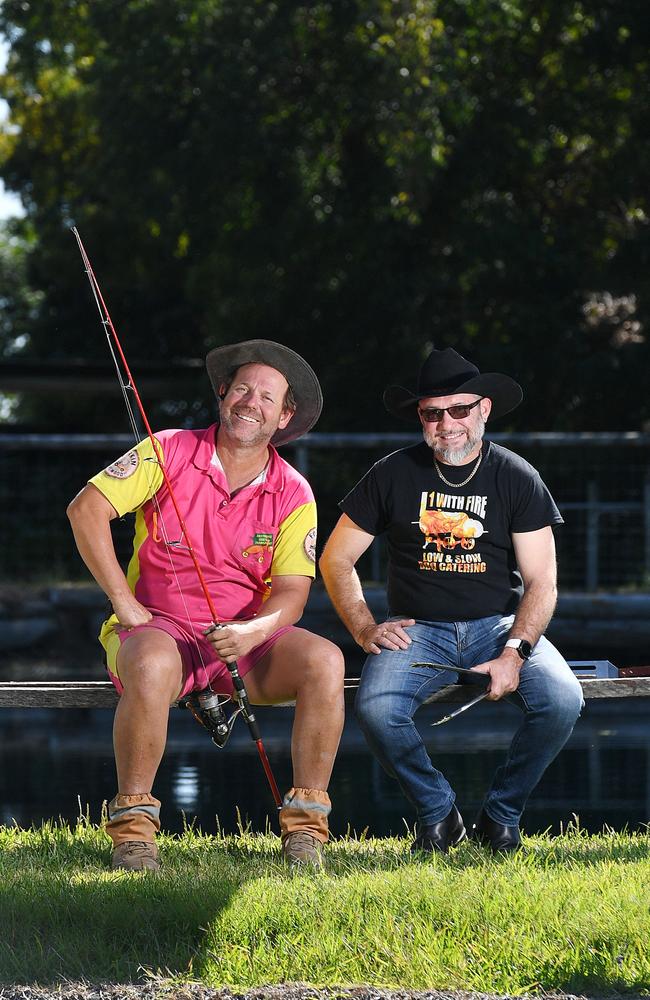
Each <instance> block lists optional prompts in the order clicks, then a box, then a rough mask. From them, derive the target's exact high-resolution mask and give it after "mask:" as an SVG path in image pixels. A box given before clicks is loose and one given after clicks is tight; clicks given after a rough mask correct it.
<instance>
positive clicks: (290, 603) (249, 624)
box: [207, 576, 311, 663]
mask: <svg viewBox="0 0 650 1000" xmlns="http://www.w3.org/2000/svg"><path fill="white" fill-rule="evenodd" d="M310 586H311V578H310V577H308V576H274V577H273V578H272V580H271V596H270V597H269V598H268V600H267V601H265V602H264V604H263V605H262V608H261V610H260V611H259V612H258V614H257V615H255V617H254V618H251V619H250V620H249V621H246V622H229V623H228V624H227V625H225V626H224V627H223V628H219V629H215V630H214V631H213V632H209V633H208V635H207V638H208V640H209V641H210V643H211V644H212V645H213V646H214V649H215V652H216V654H217V656H218V657H219V659H220V660H223V661H224V663H232V662H234V661H235V660H236V659H238V657H240V656H245V655H246V653H250V651H251V650H252V649H255V647H256V646H259V645H260V643H262V642H265V641H266V640H267V639H268V638H269V636H271V635H273V633H274V632H275V631H277V629H279V628H282V626H283V625H295V623H296V622H297V621H300V619H301V618H302V613H303V611H304V609H305V604H306V603H307V597H308V596H309V588H310Z"/></svg>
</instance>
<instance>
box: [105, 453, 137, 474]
mask: <svg viewBox="0 0 650 1000" xmlns="http://www.w3.org/2000/svg"><path fill="white" fill-rule="evenodd" d="M139 465H140V456H139V454H138V452H137V451H136V450H135V448H133V449H132V450H131V451H127V453H126V455H122V457H121V458H118V460H117V461H116V462H113V464H112V465H109V466H108V468H107V469H104V472H105V473H106V475H107V476H110V477H111V479H128V478H129V476H132V475H133V473H134V472H135V471H136V469H137V468H138V466H139Z"/></svg>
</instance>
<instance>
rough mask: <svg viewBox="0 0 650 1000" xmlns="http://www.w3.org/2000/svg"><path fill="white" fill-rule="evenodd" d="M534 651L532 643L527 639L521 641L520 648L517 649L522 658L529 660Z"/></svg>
mask: <svg viewBox="0 0 650 1000" xmlns="http://www.w3.org/2000/svg"><path fill="white" fill-rule="evenodd" d="M532 651H533V647H532V646H531V644H530V643H529V642H528V641H527V640H526V639H522V640H521V642H520V643H519V648H518V649H517V652H518V653H519V655H520V656H521V657H522V659H524V660H527V659H528V657H529V656H530V654H531V653H532Z"/></svg>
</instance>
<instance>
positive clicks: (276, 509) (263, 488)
mask: <svg viewBox="0 0 650 1000" xmlns="http://www.w3.org/2000/svg"><path fill="white" fill-rule="evenodd" d="M216 429H217V424H213V425H212V426H211V427H208V428H207V429H206V430H166V431H161V432H160V433H158V434H156V435H155V437H156V441H157V442H158V444H159V446H160V450H161V453H162V455H163V461H164V466H165V472H166V473H167V476H168V478H169V480H170V482H171V484H172V488H173V490H174V495H175V497H176V502H177V504H178V508H179V510H180V512H181V515H182V517H183V519H184V521H185V525H186V527H187V531H188V534H189V536H190V539H191V542H192V546H193V548H194V553H195V555H196V557H197V560H198V563H199V565H200V567H201V571H202V573H203V575H204V578H205V581H206V584H207V587H208V590H209V592H210V596H211V598H212V600H213V602H214V605H215V607H216V609H217V613H218V615H219V618H220V620H221V621H239V620H242V619H247V618H252V617H253V616H254V615H255V614H257V612H258V611H259V609H260V608H261V606H262V604H263V603H264V601H265V600H266V599H267V598H268V597H269V595H270V593H271V585H272V578H273V577H274V576H308V577H312V578H313V577H314V576H315V555H316V504H315V502H314V496H313V493H312V491H311V487H310V486H309V484H308V482H307V481H306V479H304V478H303V476H301V475H300V473H299V472H297V471H296V470H295V469H294V468H293V467H292V466H291V465H289V463H288V462H286V461H285V460H284V459H282V458H280V456H279V455H278V453H277V451H276V450H275V449H274V448H272V447H270V448H269V452H270V459H269V463H268V465H267V467H266V470H265V472H264V473H263V474H262V476H260V477H258V479H257V480H255V482H253V483H251V484H250V485H249V486H246V487H244V488H243V489H242V490H239V491H238V492H237V493H235V495H234V496H232V497H231V495H230V492H229V489H228V483H227V481H226V477H225V474H224V472H223V469H222V467H221V463H220V461H219V459H218V457H217V452H216V447H215V439H216V438H215V435H216ZM90 482H91V483H92V484H93V486H96V487H97V489H98V490H100V492H101V493H103V495H104V496H105V497H106V499H107V500H108V501H109V502H110V503H111V504H112V506H113V507H114V508H115V510H116V511H117V513H118V514H119V515H120V516H123V515H124V514H127V513H130V512H135V515H136V519H135V536H134V540H133V555H132V557H131V561H130V563H129V567H128V570H127V580H128V583H129V586H130V588H131V590H132V591H133V593H134V594H135V596H136V597H137V599H138V601H140V603H141V604H143V605H144V606H145V607H146V608H148V609H149V611H151V612H152V614H154V615H162V616H164V617H167V618H171V619H173V620H175V621H178V622H181V623H186V622H187V620H188V616H189V618H190V619H191V621H192V623H193V625H194V626H195V627H196V628H197V629H203V628H205V627H207V626H208V625H209V624H210V612H209V609H208V607H207V603H206V600H205V596H204V594H203V591H202V590H201V587H200V584H199V579H198V575H197V573H196V570H195V568H194V564H193V563H192V559H191V556H190V554H189V550H188V548H187V544H186V541H185V539H184V538H183V537H182V536H181V529H180V526H179V521H178V517H177V516H176V512H175V510H174V507H173V504H172V502H171V500H170V497H169V491H168V489H167V486H166V484H165V482H164V479H163V475H162V472H161V469H160V464H159V461H158V458H157V456H156V454H155V451H154V448H153V445H152V444H151V441H150V440H149V439H148V438H147V439H146V440H144V441H142V442H140V444H139V445H137V447H135V448H133V449H132V450H131V451H129V452H128V453H127V454H126V455H123V456H122V458H120V459H118V460H117V461H116V462H114V463H113V465H109V466H108V468H106V469H104V470H103V472H100V473H99V474H98V475H96V476H94V477H93V478H92V479H91V480H90ZM152 498H154V499H152ZM115 622H116V618H115V616H112V618H110V619H109V621H108V622H106V623H105V626H104V628H103V629H102V635H105V634H106V633H107V632H108V631H109V630H111V629H112V626H113V625H114V624H115Z"/></svg>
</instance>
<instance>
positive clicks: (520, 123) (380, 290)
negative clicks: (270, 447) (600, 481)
mask: <svg viewBox="0 0 650 1000" xmlns="http://www.w3.org/2000/svg"><path fill="white" fill-rule="evenodd" d="M0 30H4V32H5V33H6V34H7V36H8V37H9V39H10V41H11V55H10V60H9V67H8V71H7V74H6V75H5V78H4V89H5V92H6V93H7V96H8V100H9V104H10V107H11V116H12V128H11V129H5V133H4V136H3V137H2V139H1V140H0V141H1V145H0V161H2V163H1V166H0V171H1V172H2V175H3V177H4V179H5V181H6V183H7V184H8V185H9V186H10V187H11V188H12V189H13V190H16V191H19V192H20V193H21V195H22V197H23V201H24V202H25V204H26V208H27V219H28V223H29V224H30V226H31V227H32V228H33V231H34V232H35V233H36V234H37V237H38V238H37V242H36V244H35V246H34V247H33V249H32V250H31V251H30V254H29V275H28V278H29V283H30V285H31V286H32V287H33V288H35V289H38V291H39V292H40V293H41V294H42V296H43V301H42V304H41V306H40V308H39V310H38V314H37V316H36V317H35V318H34V319H33V321H32V322H30V325H29V334H30V341H29V350H30V352H31V353H32V354H33V355H35V356H37V357H38V356H46V357H67V356H71V355H72V356H83V357H87V358H94V359H101V358H103V357H104V356H105V351H106V347H105V344H104V341H103V338H102V337H101V331H100V330H98V329H97V325H96V319H95V317H94V315H93V313H92V304H91V303H90V302H89V296H88V295H87V294H86V289H85V288H84V287H83V275H82V272H81V269H80V266H79V261H78V259H77V257H76V249H75V247H74V245H73V241H72V238H71V237H70V235H69V233H68V232H67V226H68V225H69V224H71V223H73V222H74V223H76V224H77V225H78V227H79V229H80V231H81V234H82V237H83V238H84V240H85V242H86V244H87V247H88V250H89V252H90V255H91V259H93V263H94V265H95V269H96V272H97V274H98V277H99V278H100V281H101V282H102V283H103V285H104V288H105V292H106V296H107V299H108V300H109V305H110V306H111V312H112V314H113V318H114V320H115V322H116V326H117V328H118V330H120V329H122V328H124V329H125V330H127V331H128V335H127V336H125V341H126V345H127V347H128V349H129V351H130V354H131V356H132V357H136V358H147V357H150V356H154V357H158V358H162V359H166V360H169V361H170V363H171V362H173V359H174V358H176V357H179V356H197V355H201V354H202V353H204V352H205V351H206V350H207V349H209V348H210V347H212V346H214V345H215V344H217V343H225V342H229V341H231V340H235V339H244V338H246V337H254V336H267V337H270V338H274V339H278V340H281V341H283V342H284V343H287V344H289V345H290V346H292V347H294V348H296V349H298V350H300V351H302V352H303V353H304V354H305V355H306V356H307V357H308V358H309V360H310V361H311V362H312V363H313V364H314V366H315V367H316V368H317V370H318V371H319V374H320V375H321V376H322V380H323V384H324V389H325V399H326V408H325V412H324V415H323V418H322V422H321V424H320V425H319V426H320V429H321V430H342V429H346V430H355V429H358V430H370V429H375V428H376V427H377V426H378V425H379V426H383V427H385V428H392V427H394V422H393V421H392V420H391V418H390V417H389V416H388V415H387V414H383V412H382V409H381V406H380V404H379V398H380V395H381V391H382V389H383V387H384V386H385V385H386V383H388V382H389V381H395V380H397V381H404V380H408V381H410V380H412V378H413V377H414V373H415V369H416V368H417V364H418V359H419V358H420V357H421V356H422V355H423V354H424V353H425V352H426V347H427V344H429V343H430V342H432V341H435V342H436V344H438V345H442V346H444V345H452V344H453V345H454V346H455V347H457V348H458V349H460V350H461V351H463V352H466V353H468V354H470V355H471V356H472V357H473V358H474V359H475V360H476V361H477V362H478V363H479V364H480V365H481V366H482V367H484V368H486V369H493V370H508V371H510V372H511V373H512V374H513V375H515V376H517V377H518V378H519V379H520V380H521V381H522V382H523V383H524V384H525V386H526V387H527V398H528V402H527V404H526V405H525V406H524V407H523V408H522V409H521V410H520V411H518V412H517V413H516V414H515V415H514V417H513V420H512V426H518V427H521V428H526V429H588V430H599V429H607V430H610V429H636V428H638V427H639V426H640V425H641V423H642V422H643V421H644V420H646V419H647V418H648V416H649V404H648V402H647V394H646V393H645V392H644V371H645V368H646V366H647V364H648V360H649V358H648V355H649V350H650V349H649V347H648V342H647V340H646V338H645V334H644V329H645V328H646V327H647V321H648V262H649V257H650V242H649V232H650V229H649V227H648V217H649V216H650V208H649V207H648V193H647V176H648V167H649V166H650V164H649V162H648V146H647V142H646V131H647V123H646V118H645V111H644V101H643V100H642V96H641V95H643V94H644V93H645V92H647V85H648V59H647V51H648V42H649V38H648V21H647V17H646V11H645V5H643V4H639V3H638V2H635V0H619V2H617V3H612V0H596V2H594V3H592V4H589V5H585V4H583V3H582V2H578V0H552V2H551V0H544V2H542V3H539V2H535V3H533V2H532V0H508V2H505V0H499V2H496V3H495V2H494V0H449V2H446V3H442V2H438V3H433V4H430V3H424V2H417V3H413V2H407V0H363V2H362V0H357V2H353V0H349V2H348V0H346V2H341V3H335V4H332V3H326V2H314V3H310V4H305V3H298V4H294V3H291V4H286V3H285V4H283V3H278V2H267V0H264V2H263V0H248V2H241V0H219V2H217V3H215V2H214V0H177V2H175V3H154V2H153V0H130V2H128V3H124V2H121V0H119V2H118V0H104V2H102V3H98V4H93V3H87V2H81V0H48V2H47V3H43V2H39V3H38V4H37V3H34V2H22V0H20V2H19V0H6V2H5V4H4V7H3V10H2V13H1V14H0ZM24 332H26V331H25V328H24V326H23V325H22V324H21V322H18V321H17V324H16V326H15V328H14V329H13V331H12V337H13V338H14V339H15V337H16V336H20V335H21V334H22V333H24ZM360 390H362V393H363V396H362V398H363V400H364V401H366V400H372V403H373V409H372V415H371V416H369V414H368V413H367V409H366V407H365V406H360V405H359V395H360ZM605 392H606V398H607V407H606V408H605V407H603V406H602V405H598V404H599V403H601V402H602V401H603V400H604V398H605ZM29 409H31V410H32V413H37V412H39V407H38V404H37V401H36V402H34V401H32V402H26V404H25V412H27V410H29ZM206 412H207V410H206V408H205V399H204V397H203V396H202V393H201V391H200V390H198V389H197V395H196V398H195V399H179V400H176V401H174V400H171V401H168V405H167V408H166V410H165V409H161V410H158V411H157V413H156V417H160V418H162V417H163V416H164V414H165V413H167V414H174V416H175V417H176V422H179V420H180V421H183V420H184V421H186V422H192V421H197V420H200V419H203V418H204V416H205V413H206ZM118 413H119V400H117V401H116V405H115V408H114V410H106V409H104V408H102V410H101V412H95V409H94V407H93V406H92V405H89V406H86V407H85V408H84V406H83V397H82V398H80V399H77V400H75V401H74V403H73V404H72V403H71V404H70V405H66V406H63V407H62V408H61V411H60V412H59V414H58V421H59V423H60V424H61V429H64V427H68V428H69V429H80V427H81V426H83V427H84V429H85V428H86V427H91V426H96V427H101V428H102V429H105V428H106V422H107V420H114V421H115V422H116V426H117V425H119V426H121V418H120V417H119V416H118ZM48 416H49V411H48ZM117 422H119V424H118V423H117ZM168 422H169V421H168Z"/></svg>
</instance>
